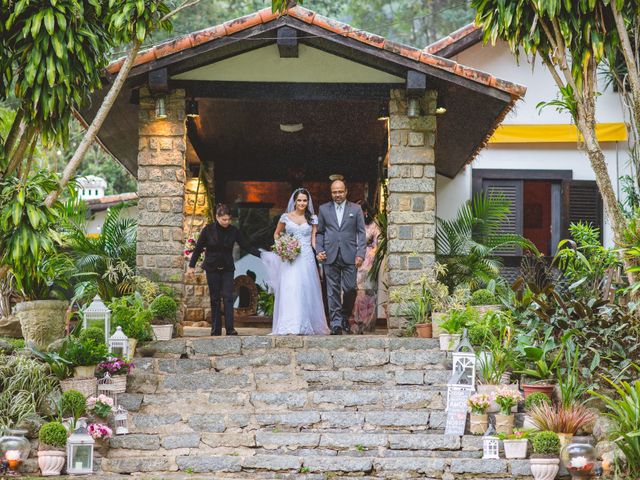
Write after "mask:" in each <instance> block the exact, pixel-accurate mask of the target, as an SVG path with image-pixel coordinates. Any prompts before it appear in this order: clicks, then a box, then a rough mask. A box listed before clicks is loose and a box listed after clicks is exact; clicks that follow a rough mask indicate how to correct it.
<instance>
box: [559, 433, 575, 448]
mask: <svg viewBox="0 0 640 480" xmlns="http://www.w3.org/2000/svg"><path fill="white" fill-rule="evenodd" d="M558 438H559V439H560V451H562V450H563V449H564V447H566V446H567V445H569V444H570V443H571V440H573V433H558Z"/></svg>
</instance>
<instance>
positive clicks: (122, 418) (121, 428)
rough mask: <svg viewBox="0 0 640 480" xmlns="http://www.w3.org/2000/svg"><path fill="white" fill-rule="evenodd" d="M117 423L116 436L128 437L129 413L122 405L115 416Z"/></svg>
mask: <svg viewBox="0 0 640 480" xmlns="http://www.w3.org/2000/svg"><path fill="white" fill-rule="evenodd" d="M113 416H114V419H115V423H116V435H126V434H127V433H129V412H127V411H126V410H125V408H124V407H123V406H122V405H118V409H117V410H116V412H115V413H114V414H113Z"/></svg>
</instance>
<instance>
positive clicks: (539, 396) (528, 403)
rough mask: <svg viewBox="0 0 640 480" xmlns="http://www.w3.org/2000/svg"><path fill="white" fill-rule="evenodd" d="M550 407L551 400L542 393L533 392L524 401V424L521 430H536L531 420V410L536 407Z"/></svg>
mask: <svg viewBox="0 0 640 480" xmlns="http://www.w3.org/2000/svg"><path fill="white" fill-rule="evenodd" d="M542 404H546V405H551V399H550V398H549V397H548V396H547V395H546V394H544V393H542V392H534V393H532V394H531V395H529V396H528V397H526V398H525V399H524V422H523V424H522V428H524V429H525V430H537V427H536V425H535V423H533V421H532V420H531V410H532V409H533V407H535V406H536V405H542Z"/></svg>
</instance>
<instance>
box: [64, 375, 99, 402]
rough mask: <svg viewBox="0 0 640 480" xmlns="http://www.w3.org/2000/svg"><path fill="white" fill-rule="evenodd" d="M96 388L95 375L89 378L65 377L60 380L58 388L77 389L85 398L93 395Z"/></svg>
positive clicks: (65, 389)
mask: <svg viewBox="0 0 640 480" xmlns="http://www.w3.org/2000/svg"><path fill="white" fill-rule="evenodd" d="M97 388H98V380H97V379H96V378H95V377H89V378H67V379H66V380H61V381H60V389H61V390H62V391H63V392H66V391H67V390H78V391H79V392H80V393H82V394H83V395H84V396H85V397H86V398H89V397H92V396H95V394H96V389H97Z"/></svg>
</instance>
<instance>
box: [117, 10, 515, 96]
mask: <svg viewBox="0 0 640 480" xmlns="http://www.w3.org/2000/svg"><path fill="white" fill-rule="evenodd" d="M284 15H289V16H291V17H293V18H296V19H298V20H301V21H303V22H305V23H308V24H312V25H316V26H317V27H319V28H322V29H323V30H326V31H327V32H329V33H328V34H327V36H329V35H331V34H338V35H342V36H345V37H349V38H352V39H354V40H356V41H358V42H361V43H364V44H367V45H370V46H373V47H376V48H380V49H384V50H386V51H389V52H392V53H394V54H396V55H399V56H402V57H404V58H408V59H411V60H413V61H416V62H420V63H423V64H426V65H430V66H432V67H434V68H438V69H440V70H445V71H448V72H451V73H454V74H456V75H458V76H460V77H464V78H467V79H469V80H471V81H474V82H477V83H481V84H483V85H486V86H489V87H493V88H497V89H499V90H502V91H504V92H506V93H508V94H510V95H511V96H512V97H520V96H522V95H523V94H524V92H525V91H526V89H525V87H523V86H521V85H517V84H515V83H511V82H508V81H506V80H502V79H499V78H496V77H493V76H492V75H490V74H488V73H486V72H482V71H480V70H476V69H473V68H469V67H465V66H463V65H460V64H458V63H456V62H454V61H452V60H448V59H445V58H442V57H438V56H436V55H434V53H435V52H438V51H440V50H442V49H443V48H445V47H446V46H448V45H451V44H453V43H455V42H456V41H459V40H461V39H463V38H465V37H466V36H467V35H469V34H471V33H473V32H475V31H476V30H478V27H475V26H474V25H473V24H470V25H467V26H465V27H462V28H461V29H459V30H456V31H455V32H453V33H452V34H450V35H448V36H447V37H445V38H443V39H441V40H438V41H437V42H435V43H433V44H431V45H429V46H428V47H427V48H425V49H423V50H419V49H417V48H414V47H410V46H408V45H403V44H401V43H397V42H394V41H391V40H388V39H385V38H384V37H381V36H379V35H375V34H372V33H368V32H365V31H363V30H358V29H355V28H353V27H352V26H350V25H347V24H346V23H343V22H340V21H338V20H334V19H331V18H327V17H325V16H324V15H319V14H317V13H315V12H313V11H311V10H308V9H306V8H303V7H299V6H295V7H292V8H290V9H289V10H287V11H286V12H285V13H284ZM278 17H279V14H277V13H272V12H271V9H270V8H266V9H263V10H260V11H258V12H254V13H252V14H249V15H245V16H244V17H240V18H237V19H235V20H230V21H228V22H225V23H224V24H222V25H217V26H213V27H210V28H207V29H204V30H200V31H198V32H194V33H191V34H188V35H185V36H182V37H178V38H177V39H174V40H171V41H168V42H164V43H161V44H159V45H156V46H155V47H152V48H150V49H148V50H145V51H142V52H140V53H139V54H138V57H137V58H136V60H135V62H134V66H135V65H141V64H143V63H147V62H151V61H153V60H155V59H157V58H162V57H166V56H168V55H171V54H174V53H178V52H180V51H183V50H186V49H188V48H191V47H193V46H196V45H201V44H203V43H206V42H210V41H212V40H215V39H217V38H220V37H223V36H225V35H232V34H234V33H237V32H241V31H243V30H246V29H248V28H251V27H254V26H256V25H260V24H262V23H268V22H270V21H273V20H274V19H276V18H278ZM122 63H123V60H122V59H119V60H116V61H115V62H113V63H111V64H110V65H109V66H108V67H107V70H108V72H109V73H111V74H115V73H117V72H118V71H119V70H120V68H121V66H122Z"/></svg>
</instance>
